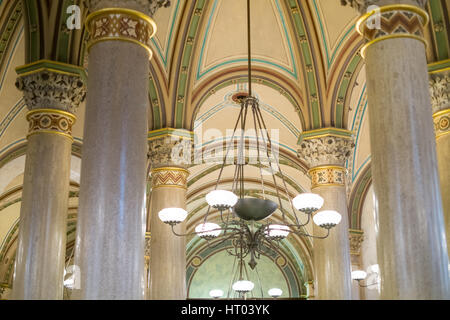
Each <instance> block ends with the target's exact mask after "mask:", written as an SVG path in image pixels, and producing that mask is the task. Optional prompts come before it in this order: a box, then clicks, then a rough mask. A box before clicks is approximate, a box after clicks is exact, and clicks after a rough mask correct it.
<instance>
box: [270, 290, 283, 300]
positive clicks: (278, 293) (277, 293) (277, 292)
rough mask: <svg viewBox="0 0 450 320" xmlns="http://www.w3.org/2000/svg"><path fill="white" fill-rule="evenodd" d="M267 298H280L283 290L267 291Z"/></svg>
mask: <svg viewBox="0 0 450 320" xmlns="http://www.w3.org/2000/svg"><path fill="white" fill-rule="evenodd" d="M268 293H269V296H271V297H272V298H278V297H281V295H282V294H283V290H281V289H278V288H272V289H270V290H269V292H268Z"/></svg>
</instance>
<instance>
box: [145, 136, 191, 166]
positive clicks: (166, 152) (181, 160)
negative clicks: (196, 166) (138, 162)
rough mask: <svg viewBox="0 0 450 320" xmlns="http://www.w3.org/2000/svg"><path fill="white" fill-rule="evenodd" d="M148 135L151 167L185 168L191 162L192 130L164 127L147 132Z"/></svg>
mask: <svg viewBox="0 0 450 320" xmlns="http://www.w3.org/2000/svg"><path fill="white" fill-rule="evenodd" d="M148 136H149V137H148V145H149V151H148V157H149V160H150V163H151V166H152V169H155V168H161V167H180V168H186V167H187V166H189V165H190V164H191V160H192V148H193V143H192V141H193V135H192V132H190V131H187V130H182V129H172V128H165V129H161V130H155V131H152V132H149V135H148Z"/></svg>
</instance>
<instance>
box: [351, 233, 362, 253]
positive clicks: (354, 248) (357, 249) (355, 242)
mask: <svg viewBox="0 0 450 320" xmlns="http://www.w3.org/2000/svg"><path fill="white" fill-rule="evenodd" d="M349 240H350V254H351V255H357V256H358V255H360V253H361V244H362V243H363V241H364V231H362V230H354V229H350V230H349Z"/></svg>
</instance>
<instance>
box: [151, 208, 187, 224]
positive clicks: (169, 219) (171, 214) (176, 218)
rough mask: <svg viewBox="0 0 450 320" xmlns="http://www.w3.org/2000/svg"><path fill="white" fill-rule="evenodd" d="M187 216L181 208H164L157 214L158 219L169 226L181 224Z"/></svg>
mask: <svg viewBox="0 0 450 320" xmlns="http://www.w3.org/2000/svg"><path fill="white" fill-rule="evenodd" d="M187 215H188V213H187V211H186V210H184V209H181V208H165V209H162V210H161V211H160V212H159V213H158V216H159V219H161V221H162V222H164V223H167V224H170V225H175V224H178V223H181V222H183V221H184V220H186V218H187Z"/></svg>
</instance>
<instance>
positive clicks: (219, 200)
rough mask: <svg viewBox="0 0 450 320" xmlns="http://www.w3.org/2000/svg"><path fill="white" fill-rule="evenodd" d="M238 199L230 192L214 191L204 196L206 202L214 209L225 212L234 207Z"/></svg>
mask: <svg viewBox="0 0 450 320" xmlns="http://www.w3.org/2000/svg"><path fill="white" fill-rule="evenodd" d="M237 201H238V197H237V196H236V195H235V194H234V193H233V192H230V191H226V190H214V191H211V192H210V193H208V194H207V195H206V202H208V204H209V205H210V206H211V207H213V208H216V209H219V210H225V209H229V208H232V207H234V205H235V204H236V203H237Z"/></svg>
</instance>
